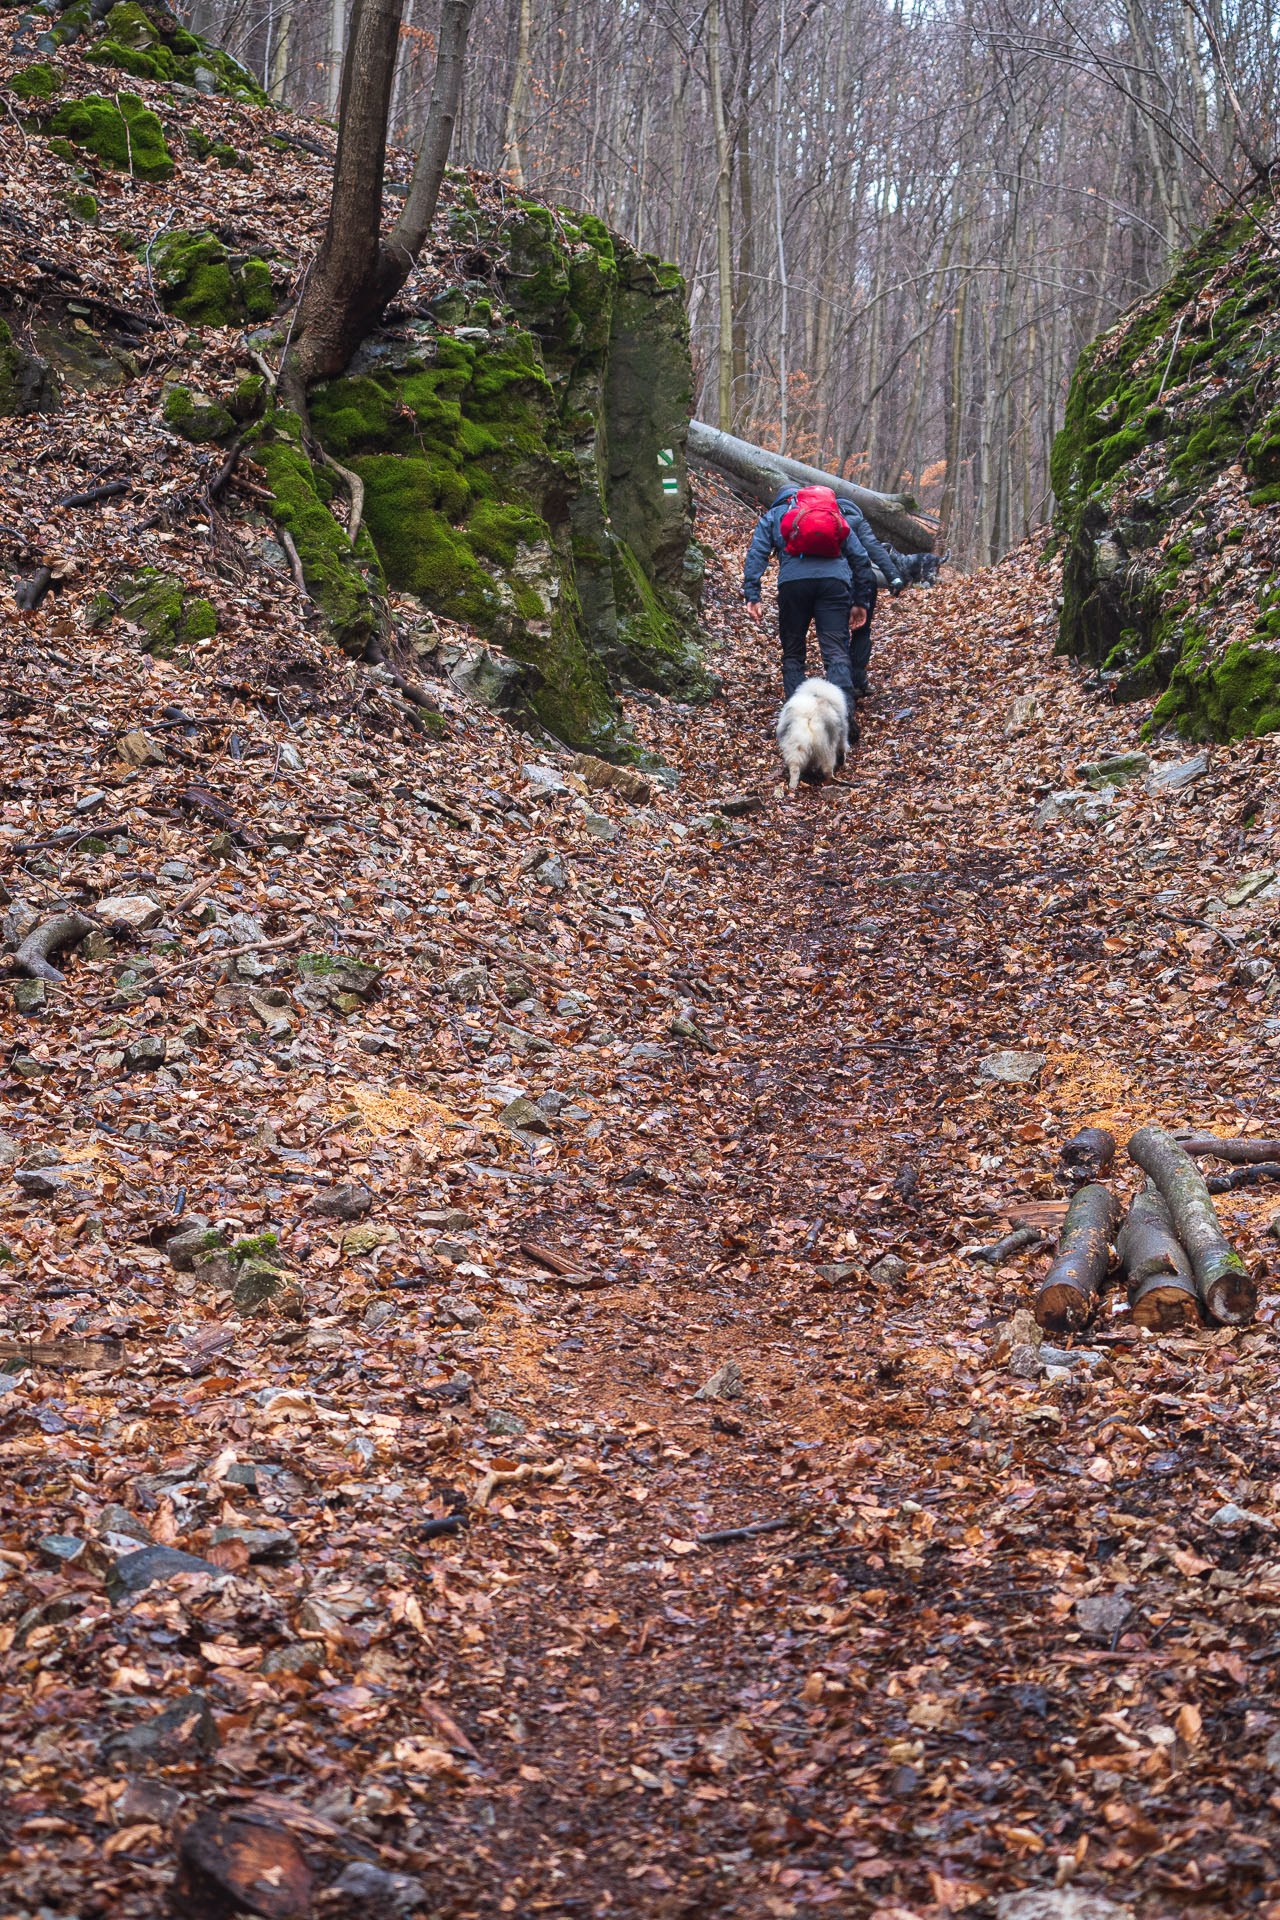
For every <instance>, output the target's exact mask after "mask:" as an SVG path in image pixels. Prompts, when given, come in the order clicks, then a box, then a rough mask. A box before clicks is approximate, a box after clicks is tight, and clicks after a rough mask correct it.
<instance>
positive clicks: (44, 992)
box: [13, 980, 49, 1020]
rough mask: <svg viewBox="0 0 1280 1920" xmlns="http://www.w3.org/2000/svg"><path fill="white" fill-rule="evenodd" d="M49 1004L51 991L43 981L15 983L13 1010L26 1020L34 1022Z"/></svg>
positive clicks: (19, 981)
mask: <svg viewBox="0 0 1280 1920" xmlns="http://www.w3.org/2000/svg"><path fill="white" fill-rule="evenodd" d="M48 1004H49V989H48V988H47V987H46V986H45V983H44V981H43V980H18V981H16V982H15V983H14V989H13V1008H14V1012H15V1013H20V1014H21V1015H22V1016H23V1018H24V1019H26V1020H34V1019H36V1018H38V1016H39V1015H40V1014H42V1013H43V1012H44V1011H45V1009H46V1008H47V1006H48Z"/></svg>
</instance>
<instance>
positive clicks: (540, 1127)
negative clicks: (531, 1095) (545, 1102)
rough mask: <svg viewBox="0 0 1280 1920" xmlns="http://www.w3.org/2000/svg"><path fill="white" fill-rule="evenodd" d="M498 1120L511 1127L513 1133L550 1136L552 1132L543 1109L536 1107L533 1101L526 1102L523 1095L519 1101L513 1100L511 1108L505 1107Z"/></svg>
mask: <svg viewBox="0 0 1280 1920" xmlns="http://www.w3.org/2000/svg"><path fill="white" fill-rule="evenodd" d="M498 1118H499V1120H500V1121H501V1122H502V1124H503V1126H504V1127H510V1129H511V1131H512V1132H513V1133H543V1134H549V1133H550V1132H551V1128H550V1127H549V1126H548V1124H547V1116H546V1114H545V1113H543V1111H542V1110H541V1108H539V1107H535V1106H534V1104H533V1101H532V1100H526V1099H525V1097H524V1095H523V1094H521V1095H520V1097H519V1099H517V1100H513V1101H512V1102H511V1104H510V1105H509V1106H506V1107H504V1108H503V1109H502V1112H501V1113H500V1114H499V1115H498Z"/></svg>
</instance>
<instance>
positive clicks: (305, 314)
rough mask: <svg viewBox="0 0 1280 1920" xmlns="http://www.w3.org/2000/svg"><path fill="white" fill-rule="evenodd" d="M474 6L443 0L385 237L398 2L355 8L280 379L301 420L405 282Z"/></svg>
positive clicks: (435, 193) (432, 207)
mask: <svg viewBox="0 0 1280 1920" xmlns="http://www.w3.org/2000/svg"><path fill="white" fill-rule="evenodd" d="M474 7H475V0H444V6H443V10H442V19H441V31H440V40H439V49H438V52H437V55H436V71H435V85H434V88H433V91H432V95H431V105H430V108H429V110H428V113H427V119H426V126H425V128H424V131H423V134H422V139H421V143H420V145H419V148H418V155H417V161H416V163H415V166H414V171H413V178H412V181H411V183H410V186H409V193H408V197H407V199H406V200H405V203H404V207H403V209H402V211H401V214H400V217H399V219H398V220H397V221H396V224H395V226H394V227H393V229H392V231H391V233H390V234H389V235H388V236H387V237H386V238H385V239H384V238H383V233H382V200H383V172H384V168H385V164H386V153H387V119H388V113H389V111H390V106H391V91H392V87H393V84H394V81H395V73H396V58H397V54H398V51H399V41H400V25H401V15H402V13H403V9H404V0H355V6H354V8H353V10H352V15H351V25H350V32H349V35H348V39H347V50H346V57H345V59H344V61H343V66H342V88H341V93H340V96H339V105H338V152H337V158H336V161H335V163H334V174H333V196H332V199H331V201H330V206H329V219H328V223H327V225H326V227H325V232H324V238H323V240H322V241H321V243H320V249H319V252H318V253H317V255H316V258H315V261H314V263H313V264H312V267H311V269H310V271H309V272H308V274H307V279H306V285H305V287H304V288H303V292H302V297H301V299H300V300H299V303H298V313H297V319H296V322H295V326H294V334H293V339H292V341H291V343H290V348H289V352H288V356H287V359H286V362H285V367H284V370H283V374H282V379H281V384H282V387H283V388H284V390H285V392H286V395H287V397H288V398H289V399H290V400H291V401H292V403H293V404H294V405H295V406H296V407H297V408H298V409H299V411H300V412H302V413H304V414H305V411H306V389H307V387H308V386H309V385H310V383H311V382H312V381H314V380H321V379H326V378H328V377H330V376H331V375H333V374H336V373H340V372H341V371H342V369H343V367H345V366H346V364H347V362H348V360H349V359H350V358H351V355H352V354H353V352H354V351H355V349H356V347H357V346H358V345H359V344H360V342H361V340H362V339H364V337H365V335H366V334H367V333H368V331H369V329H370V327H371V326H373V324H374V323H375V322H376V320H377V318H378V315H379V314H380V313H381V311H382V309H383V308H384V307H385V306H386V304H387V302H388V301H389V300H390V299H391V298H392V297H393V295H395V294H396V293H398V292H399V290H400V288H401V287H402V286H403V285H404V283H405V281H406V280H407V279H408V277H409V274H410V272H411V271H412V268H413V264H414V262H415V260H416V259H417V257H418V253H419V251H420V250H421V248H422V245H423V242H424V241H425V240H426V237H427V235H428V233H429V232H430V230H431V223H432V221H433V220H434V218H435V212H436V206H437V204H438V202H439V198H440V187H441V183H442V182H443V180H444V170H445V166H446V164H447V162H448V158H449V148H450V146H451V145H452V142H453V132H454V126H455V123H456V120H457V116H458V102H459V99H460V97H461V93H462V79H463V67H464V60H465V55H466V47H467V33H468V29H469V27H470V24H471V15H472V12H473V10H474Z"/></svg>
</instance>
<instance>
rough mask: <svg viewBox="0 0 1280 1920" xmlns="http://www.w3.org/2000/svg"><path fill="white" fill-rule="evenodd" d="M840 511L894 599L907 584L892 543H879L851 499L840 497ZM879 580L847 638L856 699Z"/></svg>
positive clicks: (863, 690) (863, 682) (863, 683)
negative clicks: (864, 615)
mask: <svg viewBox="0 0 1280 1920" xmlns="http://www.w3.org/2000/svg"><path fill="white" fill-rule="evenodd" d="M840 511H841V513H842V514H843V515H844V517H845V519H846V520H847V521H848V522H849V525H850V527H851V528H852V529H853V531H854V533H855V534H856V535H857V536H858V539H859V540H860V541H861V543H862V547H863V550H864V551H865V553H866V556H867V558H868V560H869V561H870V562H871V564H872V566H873V567H879V569H880V571H881V573H882V574H883V575H884V583H885V585H886V587H887V588H888V589H889V593H890V595H891V597H892V598H893V599H894V600H896V599H897V597H898V595H899V594H900V593H901V592H902V589H903V588H904V587H905V586H906V584H907V583H906V579H905V578H904V569H903V565H902V556H901V555H900V554H897V553H895V552H894V550H893V548H892V547H882V546H881V544H880V542H879V541H878V540H877V539H876V536H875V534H874V533H873V532H872V531H871V522H870V521H869V520H868V519H867V516H866V514H865V513H863V512H862V510H861V508H860V507H858V506H855V504H854V502H853V501H852V500H845V499H842V500H841V502H840ZM879 597H880V593H879V584H878V582H877V581H876V580H875V579H874V578H873V579H872V583H871V599H870V601H869V602H868V604H867V617H866V619H865V620H864V621H862V622H861V624H860V625H859V627H858V630H857V632H856V633H854V634H852V635H851V636H850V639H849V678H850V680H851V681H852V683H853V697H854V699H855V700H865V699H866V697H867V667H868V665H869V664H870V660H871V622H872V621H873V620H874V619H875V617H876V601H877V600H878V599H879Z"/></svg>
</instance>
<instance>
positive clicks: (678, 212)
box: [188, 0, 1280, 564]
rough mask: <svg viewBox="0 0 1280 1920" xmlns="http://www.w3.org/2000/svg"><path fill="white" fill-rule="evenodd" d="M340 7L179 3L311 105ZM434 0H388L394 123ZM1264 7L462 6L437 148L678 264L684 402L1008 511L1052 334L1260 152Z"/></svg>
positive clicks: (989, 537)
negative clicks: (397, 23) (446, 119)
mask: <svg viewBox="0 0 1280 1920" xmlns="http://www.w3.org/2000/svg"><path fill="white" fill-rule="evenodd" d="M349 13H350V9H349V7H348V4H347V0H194V4H193V5H192V6H191V8H190V11H189V14H188V20H189V24H190V25H191V26H192V27H193V28H194V29H195V30H196V31H198V32H201V33H206V34H208V35H210V36H211V37H212V38H214V39H215V40H218V41H220V42H221V43H222V44H223V45H225V46H226V47H227V48H228V49H229V51H231V52H233V53H234V54H236V55H237V56H238V57H239V58H240V59H242V60H243V61H244V62H245V63H246V64H247V65H248V66H250V67H251V68H252V69H253V70H254V71H255V73H256V74H257V75H258V76H259V78H260V79H261V81H262V83H263V85H264V86H266V87H267V88H268V89H269V91H270V92H271V93H272V95H273V96H274V97H275V98H276V99H278V100H279V101H281V102H282V103H283V104H285V105H288V106H290V107H292V108H294V109H296V110H298V111H300V112H310V113H318V114H322V115H326V116H333V115H335V114H336V110H337V100H338V83H339V79H340V72H341V61H342V54H343V51H344V46H345V36H346V33H347V30H348V25H349ZM438 15H439V0H406V6H405V11H404V19H403V24H402V27H401V32H400V55H399V62H398V68H397V74H396V82H395V89H394V95H393V100H392V111H391V135H392V139H393V140H394V141H396V142H400V143H403V144H405V145H408V146H414V145H416V143H417V139H418V136H419V134H420V132H421V127H422V123H423V118H424V114H425V104H426V100H427V97H428V95H429V92H430V85H431V78H432V73H433V69H434V64H435V52H436V43H437V30H438ZM1278 24H1280V23H1278V20H1277V9H1276V5H1275V4H1274V3H1273V0H1234V3H1233V0H1018V4H1016V5H1015V4H1006V0H978V4H973V3H972V0H658V3H657V4H653V3H652V0H643V3H640V4H634V3H629V0H621V4H610V5H602V4H600V3H599V0H485V3H484V4H481V5H480V6H478V7H477V9H476V12H475V15H474V18H473V22H472V28H471V37H470V43H469V48H468V54H467V84H466V86H465V90H464V95H463V108H462V115H461V119H460V122H459V126H458V131H457V137H456V139H455V142H454V147H453V155H452V157H453V159H454V161H455V163H458V164H473V165H477V166H481V167H484V168H485V169H492V168H493V167H494V166H495V164H498V165H500V166H501V168H502V170H503V171H504V173H505V175H506V177H507V179H508V180H509V181H510V183H511V186H512V188H513V189H516V190H519V189H520V188H523V187H527V188H528V189H529V190H530V191H532V192H536V193H537V194H538V195H539V196H542V197H544V198H547V199H550V200H552V201H555V202H558V203H561V204H564V205H568V206H571V207H575V208H579V209H582V210H584V211H589V212H592V213H595V214H597V215H599V216H600V217H601V218H603V219H605V220H607V221H608V222H609V223H610V224H611V225H612V226H613V227H615V228H616V229H617V230H619V231H620V232H622V233H623V234H625V235H626V236H627V237H628V238H629V239H631V240H632V241H633V242H634V244H635V245H637V246H638V247H639V248H641V249H642V250H646V251H650V252H654V253H657V254H660V255H662V256H663V257H664V258H666V259H670V260H674V261H675V262H677V264H678V265H679V266H680V267H681V269H682V270H683V272H684V273H685V275H686V277H687V280H688V285H689V312H690V321H691V325H692V334H693V343H694V353H695V366H696V370H697V376H698V394H697V407H698V412H699V414H700V417H702V418H703V419H707V420H710V421H711V422H713V423H714V424H718V425H720V426H723V427H726V428H728V429H730V430H732V431H734V432H737V433H740V434H742V435H744V436H745V437H746V438H748V439H752V440H756V441H759V442H761V443H762V444H764V445H767V446H773V447H775V448H778V449H780V450H783V451H786V452H788V453H791V454H793V455H795V456H796V457H799V458H803V459H809V460H812V461H815V462H816V463H817V464H819V465H821V466H823V467H826V468H829V469H833V470H835V471H838V472H841V473H843V474H844V475H846V476H847V477H848V478H851V479H856V480H859V481H862V482H863V483H864V484H867V485H869V486H873V487H876V488H880V489H884V490H897V489H899V488H904V489H906V490H908V491H910V492H912V493H914V494H915V495H916V497H917V498H918V499H919V500H920V502H921V504H922V505H923V506H925V507H926V508H928V509H931V510H932V511H933V512H934V513H936V514H937V515H938V516H939V517H940V521H941V542H940V544H941V545H946V544H950V546H951V549H952V552H953V556H954V557H955V558H956V559H957V560H958V561H960V562H961V563H963V564H981V563H984V562H986V561H988V560H995V559H997V558H998V557H999V556H1000V555H1001V554H1002V553H1003V552H1005V551H1006V550H1007V548H1009V547H1010V546H1011V545H1013V544H1015V543H1016V542H1017V541H1019V540H1020V539H1022V538H1023V537H1024V535H1025V534H1026V533H1027V532H1028V531H1029V530H1030V529H1031V528H1033V527H1034V526H1036V525H1038V524H1040V523H1041V522H1042V521H1043V520H1044V519H1045V518H1046V517H1047V513H1048V510H1049V503H1050V497H1051V490H1050V480H1049V455H1050V450H1051V446H1052V441H1053V435H1054V432H1055V430H1056V428H1057V426H1058V424H1059V423H1060V420H1061V413H1062V405H1063V401H1064V399H1065V394H1066V386H1067V382H1068V379H1069V376H1070V372H1071V368H1072V365H1073V363H1074V361H1075V357H1076V355H1077V353H1078V352H1079V350H1080V348H1081V347H1082V346H1083V345H1084V344H1085V343H1086V342H1087V341H1089V340H1090V339H1092V338H1093V336H1094V335H1095V334H1096V333H1097V332H1098V331H1099V330H1100V329H1101V328H1103V327H1105V326H1106V325H1107V324H1108V323H1109V322H1110V320H1111V319H1112V318H1113V317H1114V316H1115V315H1116V314H1117V313H1118V312H1120V311H1121V310H1122V309H1123V308H1124V307H1125V306H1126V305H1127V304H1128V303H1129V302H1130V301H1131V300H1133V299H1134V298H1136V297H1137V296H1138V295H1140V294H1142V293H1145V292H1147V291H1148V290H1149V289H1151V288H1153V287H1155V286H1157V285H1158V284H1159V283H1160V282H1161V281H1162V280H1163V279H1164V278H1165V276H1166V275H1167V273H1168V271H1169V265H1170V261H1171V258H1172V257H1173V256H1174V255H1175V254H1176V253H1177V252H1178V250H1179V249H1180V248H1181V247H1183V246H1184V245H1185V244H1186V243H1187V242H1188V240H1189V239H1190V238H1191V237H1192V236H1193V235H1194V234H1195V232H1196V231H1197V230H1198V229H1199V228H1200V227H1201V226H1202V225H1203V224H1204V223H1205V222H1206V220H1207V219H1208V218H1210V217H1211V216H1212V214H1213V213H1214V212H1215V211H1217V210H1218V208H1220V207H1221V206H1223V205H1225V204H1229V203H1231V202H1233V201H1235V202H1239V201H1242V200H1246V199H1247V198H1248V197H1249V195H1250V193H1251V192H1252V191H1253V190H1255V189H1256V186H1257V184H1258V182H1259V180H1260V179H1261V178H1265V177H1266V175H1267V173H1268V171H1269V169H1270V164H1271V155H1272V153H1273V151H1274V126H1275V119H1276V112H1277V98H1278V95H1280V49H1278V44H1277V28H1278Z"/></svg>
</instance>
